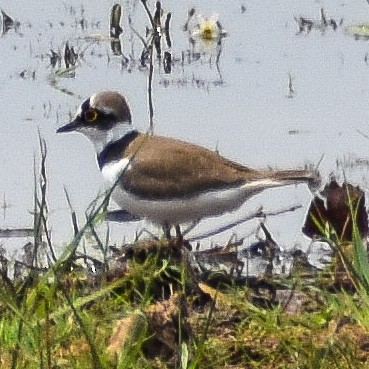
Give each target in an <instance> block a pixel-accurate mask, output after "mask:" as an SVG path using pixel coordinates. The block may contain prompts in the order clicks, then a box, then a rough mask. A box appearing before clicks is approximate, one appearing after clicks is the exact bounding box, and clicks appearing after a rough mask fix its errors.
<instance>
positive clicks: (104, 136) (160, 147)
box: [57, 90, 319, 232]
mask: <svg viewBox="0 0 369 369" xmlns="http://www.w3.org/2000/svg"><path fill="white" fill-rule="evenodd" d="M57 132H58V133H65V132H80V133H82V134H84V135H85V136H86V137H87V138H89V139H90V140H91V142H92V144H93V146H94V148H95V151H96V157H97V164H98V166H99V169H100V171H101V173H102V176H103V177H104V179H105V180H106V182H107V183H108V184H109V185H110V186H112V187H113V186H115V187H114V188H113V191H112V198H113V200H114V201H115V202H116V203H117V205H118V206H119V207H120V208H121V209H122V210H123V211H125V212H127V213H128V214H131V215H132V216H133V217H134V219H135V218H139V219H147V220H148V221H150V222H151V223H154V224H157V225H161V226H163V227H164V229H166V230H167V231H168V230H169V232H170V229H171V228H172V227H179V225H181V224H193V223H197V222H198V221H200V220H201V219H203V218H208V217H215V216H220V215H222V214H224V213H227V212H233V211H235V210H236V209H238V208H239V207H240V206H241V205H242V204H243V203H244V202H246V201H247V200H248V199H250V198H251V197H252V196H254V195H256V194H258V193H260V192H262V191H263V190H265V189H268V188H272V187H279V186H286V185H292V184H299V183H308V184H310V185H311V186H316V183H317V182H318V181H319V179H318V178H319V174H318V173H317V172H316V171H315V170H308V169H292V170H272V169H261V170H257V169H252V168H249V167H247V166H244V165H242V164H239V163H237V162H234V161H231V160H228V159H226V158H225V157H223V156H221V155H220V154H219V153H218V152H217V151H215V150H210V149H208V148H205V147H203V146H199V145H196V144H193V143H190V142H187V141H182V140H178V139H175V138H171V137H165V136H159V135H154V134H151V133H149V132H147V133H145V132H139V131H138V130H136V129H135V128H134V126H133V125H132V116H131V111H130V108H129V105H128V103H127V100H126V98H125V97H124V96H123V95H122V94H121V93H119V92H117V91H109V90H107V91H101V92H97V93H95V94H93V95H91V96H90V97H89V98H87V99H86V100H85V101H84V102H83V103H82V104H81V105H80V107H79V108H78V110H77V112H76V114H75V116H74V118H73V120H72V121H71V122H69V123H67V124H65V125H64V126H62V127H60V128H59V129H57ZM176 230H178V228H176Z"/></svg>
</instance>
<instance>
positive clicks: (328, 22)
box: [294, 8, 343, 34]
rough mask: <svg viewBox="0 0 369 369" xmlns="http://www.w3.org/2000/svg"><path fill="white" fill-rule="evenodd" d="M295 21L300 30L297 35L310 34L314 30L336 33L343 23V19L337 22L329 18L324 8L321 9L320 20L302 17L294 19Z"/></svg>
mask: <svg viewBox="0 0 369 369" xmlns="http://www.w3.org/2000/svg"><path fill="white" fill-rule="evenodd" d="M294 20H295V22H296V24H297V26H298V28H299V30H298V32H297V34H300V33H310V32H311V31H312V30H314V29H315V30H318V31H320V32H322V33H324V32H326V31H327V30H328V29H332V30H333V31H336V30H337V28H338V27H339V26H341V25H342V23H343V19H340V20H338V21H337V20H335V19H333V18H327V16H326V14H325V12H324V9H323V8H321V9H320V19H319V20H314V19H309V18H306V17H301V16H300V17H294Z"/></svg>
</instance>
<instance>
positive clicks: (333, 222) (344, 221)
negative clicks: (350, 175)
mask: <svg viewBox="0 0 369 369" xmlns="http://www.w3.org/2000/svg"><path fill="white" fill-rule="evenodd" d="M320 195H321V196H320V197H319V196H315V197H314V199H313V200H312V202H311V205H310V208H309V210H308V213H307V216H306V220H305V224H304V226H303V232H304V234H305V235H307V236H308V237H310V238H316V237H327V238H331V237H333V239H337V241H352V237H353V236H352V234H353V219H352V214H356V222H357V226H358V230H359V232H360V235H361V236H362V237H364V236H366V235H367V234H368V213H367V211H366V208H365V195H364V192H363V191H362V190H361V189H360V188H359V187H354V186H353V185H351V184H350V183H343V184H342V186H340V185H339V184H338V183H337V182H336V181H335V180H334V179H333V180H331V182H330V183H329V184H327V185H326V186H325V188H324V190H323V191H322V192H321V193H320Z"/></svg>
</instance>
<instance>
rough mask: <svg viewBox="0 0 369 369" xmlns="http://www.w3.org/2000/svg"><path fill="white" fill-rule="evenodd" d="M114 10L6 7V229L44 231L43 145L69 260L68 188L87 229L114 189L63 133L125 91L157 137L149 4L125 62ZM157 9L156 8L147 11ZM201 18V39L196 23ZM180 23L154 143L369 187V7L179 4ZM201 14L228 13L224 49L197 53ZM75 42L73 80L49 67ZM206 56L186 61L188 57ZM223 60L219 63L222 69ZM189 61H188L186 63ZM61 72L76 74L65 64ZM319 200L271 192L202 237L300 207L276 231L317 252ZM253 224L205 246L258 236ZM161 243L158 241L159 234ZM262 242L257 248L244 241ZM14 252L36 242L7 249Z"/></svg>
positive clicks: (81, 146)
mask: <svg viewBox="0 0 369 369" xmlns="http://www.w3.org/2000/svg"><path fill="white" fill-rule="evenodd" d="M111 5H112V3H111V2H110V1H109V2H106V1H85V2H81V1H77V0H75V1H63V2H60V1H37V2H36V1H27V2H26V1H24V2H23V3H22V2H14V1H6V0H5V1H3V2H2V4H1V6H2V10H3V11H5V12H6V13H7V14H8V15H10V16H11V17H13V18H14V19H15V20H16V21H17V22H19V24H18V25H17V27H15V28H12V29H10V30H8V31H7V32H6V33H4V34H3V35H2V36H1V37H0V63H1V64H0V65H1V73H0V93H1V111H2V117H1V127H2V128H1V135H0V155H1V158H2V175H1V178H0V202H1V203H2V210H3V211H2V213H3V214H1V216H0V228H3V229H4V228H16V227H32V222H33V220H32V215H31V212H32V209H33V196H34V161H36V171H37V172H38V171H39V162H40V150H39V138H38V134H39V132H40V135H41V136H42V137H43V138H44V139H45V141H46V144H47V162H46V165H47V175H48V192H47V194H48V206H49V211H50V227H51V230H52V237H53V241H54V243H55V244H56V245H58V247H59V250H60V248H61V247H62V246H63V244H65V243H66V242H68V240H70V239H71V237H72V227H71V221H70V211H69V208H68V205H67V201H66V199H65V194H64V186H65V188H66V189H67V191H68V193H69V196H70V200H71V203H72V205H73V208H74V209H75V211H76V212H77V216H78V220H79V222H80V223H81V224H83V222H84V216H85V215H84V214H85V210H86V209H87V207H88V206H89V204H90V203H91V201H92V200H93V199H94V198H95V197H96V196H97V194H98V193H99V192H101V191H102V190H103V188H104V187H103V183H102V178H101V176H100V173H99V171H98V169H97V166H96V163H95V155H94V150H93V148H92V145H91V144H90V142H88V140H86V138H84V137H83V136H82V135H78V134H71V135H57V134H56V129H57V128H58V127H60V126H61V125H63V124H64V123H66V122H67V121H68V120H69V119H70V116H71V114H74V112H75V111H76V109H77V107H78V106H79V104H80V103H81V102H82V101H83V100H84V99H85V98H87V97H88V96H90V95H91V94H92V93H94V92H96V91H100V90H103V89H115V90H119V91H121V92H122V93H123V94H124V95H125V96H126V97H127V100H128V101H129V104H130V107H131V111H132V114H133V121H134V124H135V125H136V126H137V128H139V129H140V130H143V131H146V130H147V129H148V125H149V118H148V102H147V101H148V100H147V81H148V69H147V68H142V67H140V63H139V58H140V54H141V52H142V42H141V40H140V38H139V37H138V36H137V35H136V34H135V32H133V31H132V30H131V29H130V27H129V25H128V18H130V19H131V22H132V23H131V24H132V27H133V28H134V30H135V31H137V33H139V34H140V35H141V36H142V37H145V27H146V26H149V21H148V19H147V16H146V13H145V11H144V9H143V6H142V4H141V3H140V2H139V1H122V2H121V5H122V7H123V15H122V27H123V29H124V32H123V36H122V44H123V50H122V51H123V54H124V56H125V57H127V58H128V59H130V60H129V61H128V63H125V62H124V60H125V57H123V56H121V55H114V53H113V51H112V50H111V48H110V41H109V40H108V39H107V36H108V33H109V12H110V7H111ZM149 7H150V8H151V9H154V7H155V3H154V2H149ZM191 7H195V10H196V11H195V15H194V17H193V19H192V26H191V25H190V32H188V31H187V32H185V31H184V30H183V26H184V24H185V23H186V20H187V16H188V11H189V9H190V8H191ZM163 8H164V11H165V12H168V11H170V12H171V13H172V19H171V27H170V32H171V33H170V34H171V39H172V47H171V49H169V48H168V47H167V46H166V45H165V44H163V51H165V50H167V51H170V52H171V53H172V56H173V60H174V63H173V66H172V73H171V74H168V75H166V74H165V73H164V71H163V67H162V65H161V64H160V63H159V62H158V61H155V63H154V70H155V72H154V82H153V100H154V126H155V133H157V134H162V135H166V136H172V137H176V138H180V139H183V140H188V141H192V142H195V143H198V144H200V145H203V146H206V147H208V148H211V149H218V150H219V152H220V153H221V154H222V155H224V156H226V157H228V158H230V159H232V160H236V161H238V162H240V163H243V164H245V165H248V166H250V167H255V168H259V167H260V168H265V167H267V166H270V167H273V168H297V167H302V166H304V165H305V164H317V163H318V162H319V160H320V158H321V157H322V155H323V160H322V161H321V163H320V166H319V169H320V172H321V174H322V178H323V181H324V182H326V181H327V180H328V179H329V177H330V175H332V174H333V175H335V176H336V178H337V179H339V180H342V179H343V177H344V175H345V176H346V178H347V179H348V180H349V181H350V182H351V183H353V184H356V185H360V186H361V187H362V188H363V189H364V190H365V191H366V192H368V189H369V184H368V183H369V182H368V179H369V176H368V165H367V161H368V159H369V140H368V136H369V107H368V102H369V63H368V61H367V58H368V53H369V45H368V43H367V42H366V41H365V40H356V39H355V38H354V37H352V36H350V35H348V34H347V32H346V31H345V27H346V26H348V25H351V24H357V23H365V22H366V21H367V20H368V19H369V5H368V4H367V3H366V2H365V1H359V0H351V1H343V2H336V1H293V0H289V1H288V0H285V1H271V0H269V1H263V2H258V1H232V2H225V1H211V2H209V1H201V0H198V1H197V2H186V1H180V2H178V1H173V0H167V1H165V2H163ZM321 8H323V9H324V14H325V17H326V18H327V19H328V20H330V19H333V20H334V21H335V23H336V24H337V28H336V29H334V27H331V26H329V25H328V26H327V27H320V28H319V27H313V28H312V29H311V30H310V31H309V30H307V29H304V30H303V31H302V32H299V27H298V24H297V22H296V20H295V18H299V17H304V18H307V19H311V20H313V21H314V22H316V23H315V24H316V25H319V24H322V20H321ZM198 14H202V16H203V17H205V18H209V17H211V16H212V15H213V14H217V15H218V19H219V22H220V24H221V25H222V27H223V28H224V29H225V30H226V31H227V37H224V38H222V40H221V46H217V45H216V43H215V44H214V43H209V42H208V43H203V42H202V41H201V40H196V43H195V45H194V46H193V45H192V44H191V42H190V40H189V39H190V34H189V33H191V27H192V30H193V29H194V28H193V24H195V23H196V22H197V21H198V18H197V16H198ZM66 43H68V44H69V46H70V47H73V48H74V50H75V51H76V52H77V54H78V60H77V64H76V69H75V70H74V71H73V73H69V74H66V73H63V74H57V68H58V65H56V66H55V67H53V66H52V65H51V55H52V52H51V50H52V51H53V52H55V53H57V54H59V55H61V54H62V53H63V51H64V48H65V45H66ZM193 49H194V51H195V52H196V53H197V54H196V55H197V56H196V57H194V56H192V57H188V52H189V50H193ZM217 57H219V61H218V64H217V63H216V59H217ZM182 59H183V61H182ZM60 67H62V68H63V67H65V65H64V64H63V62H62V63H61V65H60ZM311 197H312V195H311V194H310V193H309V191H308V189H307V188H306V187H305V186H303V185H302V186H298V187H294V186H291V187H286V188H278V189H273V190H268V191H266V192H264V193H263V194H261V195H258V196H256V197H254V198H253V199H252V200H250V201H249V202H248V203H247V204H246V205H245V206H243V207H242V208H241V209H240V210H239V211H237V212H235V213H233V214H227V215H225V216H223V217H221V218H216V219H208V220H205V221H203V222H201V224H200V225H199V226H197V227H196V228H195V229H194V230H193V231H192V232H191V237H193V238H195V239H196V235H198V234H201V233H202V232H205V231H206V230H208V229H212V228H215V227H217V226H218V225H224V224H226V223H228V222H231V221H235V220H237V219H239V218H242V217H244V216H245V215H246V214H248V213H249V212H251V211H254V210H255V209H258V208H259V206H261V205H262V206H263V208H264V210H265V211H276V210H280V209H284V208H288V207H290V206H293V205H296V204H301V205H302V208H301V209H299V210H297V211H295V212H291V213H285V214H282V215H278V216H275V217H270V218H268V219H267V221H266V226H267V227H268V229H269V230H270V232H271V233H272V234H273V236H274V237H275V239H276V240H277V242H278V243H279V244H280V245H281V246H283V247H285V248H287V249H288V248H292V247H295V245H299V246H300V247H306V246H307V245H308V244H309V240H308V239H307V238H305V237H304V236H303V235H302V233H301V226H302V223H303V220H304V216H305V212H306V208H307V206H308V204H309V201H310V200H311ZM143 226H146V224H145V223H143V222H136V223H130V224H123V225H122V224H119V225H116V224H115V225H114V224H111V225H110V231H111V237H112V242H117V243H118V244H120V243H121V242H122V236H124V237H125V240H127V241H129V240H132V239H133V238H134V235H135V232H136V231H138V230H140V229H141V228H142V227H143ZM257 227H258V221H257V220H254V221H250V222H248V223H246V224H243V225H241V226H238V227H236V228H234V229H232V230H228V231H226V232H223V233H222V234H220V235H217V236H213V237H209V238H207V239H205V240H202V241H201V245H203V246H204V247H208V246H209V245H211V244H213V243H216V242H221V243H224V242H226V241H227V240H228V239H229V238H230V237H231V236H232V234H234V233H235V234H236V235H237V237H238V238H242V237H247V236H249V235H252V234H254V233H255V232H254V230H255V229H256V228H257ZM154 231H155V232H156V233H158V230H155V229H154ZM246 242H251V241H246ZM2 243H3V245H4V247H5V248H6V247H10V245H11V247H12V248H13V247H16V246H17V245H14V244H18V246H21V245H23V244H24V240H21V239H17V240H11V241H10V240H8V239H4V240H3V241H2Z"/></svg>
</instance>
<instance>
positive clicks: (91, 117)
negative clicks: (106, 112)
mask: <svg viewBox="0 0 369 369" xmlns="http://www.w3.org/2000/svg"><path fill="white" fill-rule="evenodd" d="M84 116H85V119H86V120H87V122H94V121H95V120H96V119H97V118H98V116H99V115H98V113H97V111H96V110H95V109H88V110H86V111H85V113H84Z"/></svg>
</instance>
